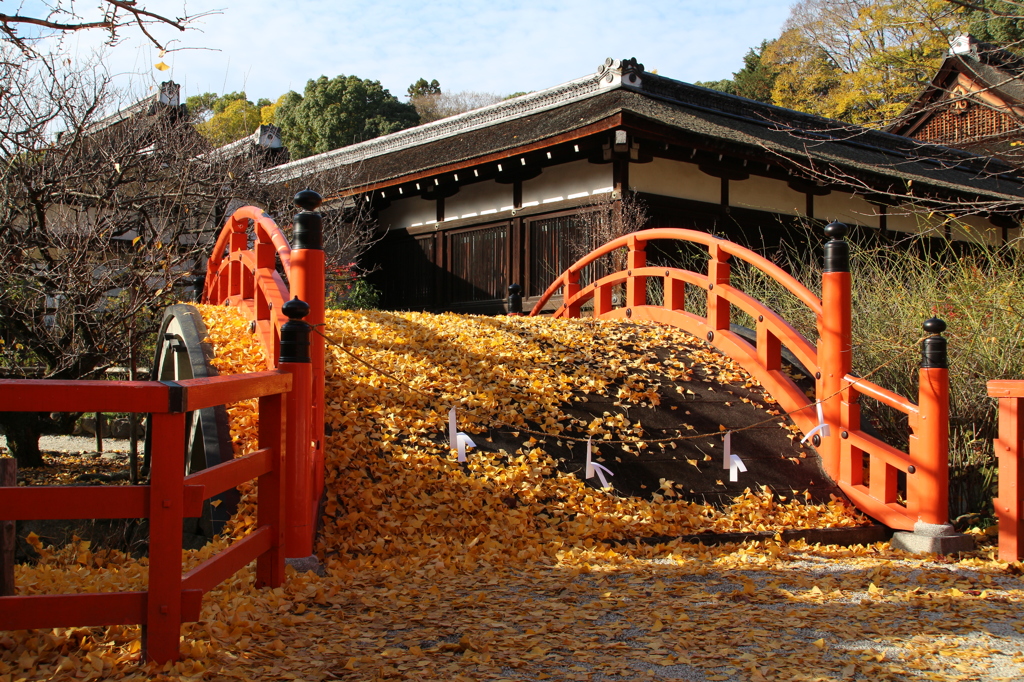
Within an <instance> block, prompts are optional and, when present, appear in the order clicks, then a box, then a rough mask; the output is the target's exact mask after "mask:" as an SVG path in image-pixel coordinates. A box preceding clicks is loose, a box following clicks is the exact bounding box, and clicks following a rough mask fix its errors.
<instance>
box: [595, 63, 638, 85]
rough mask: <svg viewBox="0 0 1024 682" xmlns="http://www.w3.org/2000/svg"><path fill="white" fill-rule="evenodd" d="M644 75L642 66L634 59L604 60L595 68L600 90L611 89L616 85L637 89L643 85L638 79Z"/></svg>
mask: <svg viewBox="0 0 1024 682" xmlns="http://www.w3.org/2000/svg"><path fill="white" fill-rule="evenodd" d="M643 73H644V65H643V64H641V63H640V62H638V61H637V60H636V57H630V58H629V59H612V58H611V57H609V58H608V59H605V60H604V64H601V65H600V66H598V67H597V77H598V80H600V82H601V87H602V88H612V87H615V86H617V85H625V86H627V87H634V88H639V87H640V86H641V85H643V79H642V78H641V77H640V75H641V74H643Z"/></svg>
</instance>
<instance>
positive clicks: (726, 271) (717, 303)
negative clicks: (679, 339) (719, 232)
mask: <svg viewBox="0 0 1024 682" xmlns="http://www.w3.org/2000/svg"><path fill="white" fill-rule="evenodd" d="M709 252H710V254H711V260H710V261H709V262H708V297H707V301H708V303H707V312H708V327H709V328H711V329H713V330H719V329H724V330H728V329H729V325H730V324H731V322H732V306H731V305H729V301H727V300H726V299H725V298H722V297H721V296H719V295H718V294H717V293H716V292H715V287H716V286H720V285H722V284H728V283H729V279H730V277H731V266H730V265H729V254H728V253H726V252H725V249H723V248H722V245H721V244H712V245H711V247H710V248H709Z"/></svg>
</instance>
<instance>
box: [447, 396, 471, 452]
mask: <svg viewBox="0 0 1024 682" xmlns="http://www.w3.org/2000/svg"><path fill="white" fill-rule="evenodd" d="M448 447H450V448H452V449H454V450H457V451H458V453H459V461H460V462H465V461H466V449H467V448H475V447H476V443H474V442H473V439H472V438H470V437H469V436H467V435H466V434H464V433H463V432H462V431H459V429H458V427H457V426H456V418H455V408H454V407H453V408H452V409H450V410H448Z"/></svg>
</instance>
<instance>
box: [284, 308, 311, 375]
mask: <svg viewBox="0 0 1024 682" xmlns="http://www.w3.org/2000/svg"><path fill="white" fill-rule="evenodd" d="M281 312H283V313H284V314H285V315H286V316H287V317H288V321H287V322H285V323H284V324H283V325H281V357H280V359H279V361H280V362H309V361H310V360H309V333H310V331H312V329H313V328H312V327H311V326H309V325H308V324H307V323H305V322H303V321H302V318H304V317H305V316H306V315H309V304H308V303H306V302H305V301H301V300H299V297H298V296H296V297H295V298H293V299H292V300H290V301H288V302H287V303H285V304H284V305H283V306H281Z"/></svg>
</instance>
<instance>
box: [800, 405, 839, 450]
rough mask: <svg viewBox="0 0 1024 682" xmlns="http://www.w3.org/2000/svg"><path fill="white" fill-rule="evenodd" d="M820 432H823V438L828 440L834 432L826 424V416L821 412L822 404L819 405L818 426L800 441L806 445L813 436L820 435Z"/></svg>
mask: <svg viewBox="0 0 1024 682" xmlns="http://www.w3.org/2000/svg"><path fill="white" fill-rule="evenodd" d="M819 431H821V437H822V438H828V437H829V436H830V435H832V430H831V429H830V428H829V427H828V424H826V423H825V415H824V413H823V412H822V411H821V403H818V425H817V426H815V427H814V428H813V429H811V430H810V431H808V432H807V435H806V436H804V437H803V438H801V439H800V442H801V443H806V442H807V441H809V440H810V439H811V437H812V436H814V434H816V433H818V432H819Z"/></svg>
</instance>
